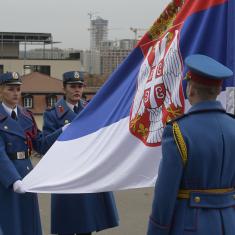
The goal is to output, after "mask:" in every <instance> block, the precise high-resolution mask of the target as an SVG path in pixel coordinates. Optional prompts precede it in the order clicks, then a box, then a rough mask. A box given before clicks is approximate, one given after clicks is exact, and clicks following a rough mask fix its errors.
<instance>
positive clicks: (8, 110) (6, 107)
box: [2, 102, 18, 116]
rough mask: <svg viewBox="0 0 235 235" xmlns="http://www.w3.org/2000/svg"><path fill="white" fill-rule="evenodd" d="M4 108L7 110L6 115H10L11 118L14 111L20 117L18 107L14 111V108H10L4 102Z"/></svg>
mask: <svg viewBox="0 0 235 235" xmlns="http://www.w3.org/2000/svg"><path fill="white" fill-rule="evenodd" d="M2 106H3V108H4V109H5V111H6V113H7V114H9V116H11V113H12V111H13V110H14V111H15V113H16V116H18V112H17V106H16V107H15V108H14V109H12V108H10V107H8V106H7V105H6V104H5V103H4V102H2Z"/></svg>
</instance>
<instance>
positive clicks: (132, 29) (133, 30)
mask: <svg viewBox="0 0 235 235" xmlns="http://www.w3.org/2000/svg"><path fill="white" fill-rule="evenodd" d="M130 30H131V31H132V32H133V33H134V34H135V40H137V39H138V32H139V31H147V29H142V28H133V27H130Z"/></svg>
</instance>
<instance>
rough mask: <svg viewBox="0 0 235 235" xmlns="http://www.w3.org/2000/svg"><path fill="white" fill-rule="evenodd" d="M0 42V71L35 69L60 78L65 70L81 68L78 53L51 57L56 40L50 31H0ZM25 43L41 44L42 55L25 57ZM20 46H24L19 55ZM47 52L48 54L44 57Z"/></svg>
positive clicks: (27, 70)
mask: <svg viewBox="0 0 235 235" xmlns="http://www.w3.org/2000/svg"><path fill="white" fill-rule="evenodd" d="M0 43H1V45H0V73H3V72H7V71H17V72H19V73H20V74H21V75H25V74H28V73H31V72H34V71H36V72H40V73H44V74H47V75H49V76H52V77H55V78H60V79H61V78H62V74H63V73H64V72H65V71H69V70H83V68H82V65H81V61H80V54H79V55H78V54H73V55H72V54H71V56H70V58H69V59H68V58H66V59H65V58H53V57H54V55H55V54H53V53H54V52H53V50H54V48H53V45H54V44H55V43H58V42H55V41H53V39H52V35H51V34H50V33H15V32H0ZM27 45H35V46H36V45H41V46H42V47H43V48H42V49H41V52H42V55H43V56H42V57H40V58H34V59H31V58H27ZM20 46H23V47H24V52H23V54H22V53H21V55H20ZM46 46H47V47H48V46H49V47H50V48H46ZM48 53H49V54H50V56H47V57H46V55H47V54H48ZM48 57H49V58H48Z"/></svg>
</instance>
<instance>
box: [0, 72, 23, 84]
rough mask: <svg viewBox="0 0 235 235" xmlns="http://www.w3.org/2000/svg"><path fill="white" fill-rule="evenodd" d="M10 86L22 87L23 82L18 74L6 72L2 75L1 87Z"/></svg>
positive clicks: (0, 78)
mask: <svg viewBox="0 0 235 235" xmlns="http://www.w3.org/2000/svg"><path fill="white" fill-rule="evenodd" d="M3 84H8V85H21V84H22V80H21V77H20V75H19V73H17V72H6V73H3V74H0V85H3Z"/></svg>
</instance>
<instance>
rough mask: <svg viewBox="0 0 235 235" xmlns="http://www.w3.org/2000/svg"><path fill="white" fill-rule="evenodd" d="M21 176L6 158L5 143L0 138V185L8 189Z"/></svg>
mask: <svg viewBox="0 0 235 235" xmlns="http://www.w3.org/2000/svg"><path fill="white" fill-rule="evenodd" d="M20 179H21V176H20V174H19V173H18V171H17V169H16V168H15V166H14V164H13V163H12V161H11V160H10V159H9V158H8V156H7V153H6V150H5V142H4V140H3V139H2V137H1V136H0V183H1V184H2V185H3V186H4V187H6V188H9V187H10V186H11V185H12V184H13V183H14V182H15V181H16V180H20Z"/></svg>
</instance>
